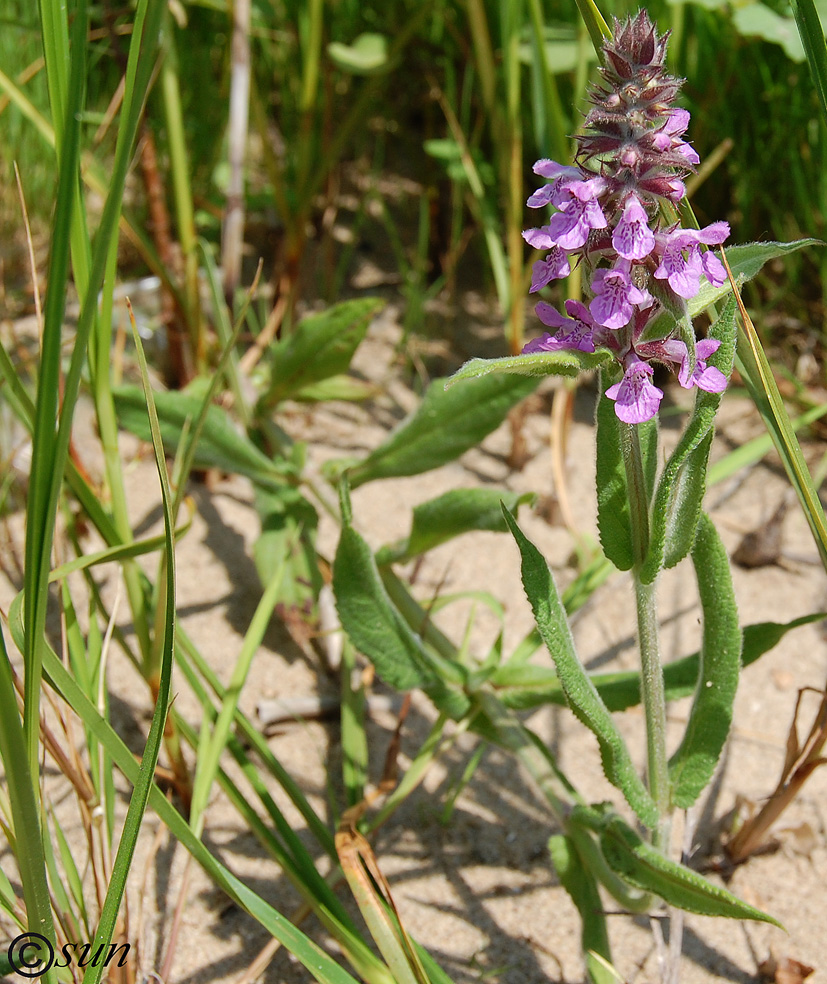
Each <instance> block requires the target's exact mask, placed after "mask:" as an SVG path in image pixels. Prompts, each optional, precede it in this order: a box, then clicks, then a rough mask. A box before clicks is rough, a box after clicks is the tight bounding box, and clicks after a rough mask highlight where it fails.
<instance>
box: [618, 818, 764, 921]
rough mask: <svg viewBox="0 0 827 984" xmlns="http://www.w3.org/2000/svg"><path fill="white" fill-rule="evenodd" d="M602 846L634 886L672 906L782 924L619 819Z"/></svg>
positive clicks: (706, 913)
mask: <svg viewBox="0 0 827 984" xmlns="http://www.w3.org/2000/svg"><path fill="white" fill-rule="evenodd" d="M600 846H601V847H602V849H603V855H604V857H605V858H606V860H607V861H608V862H609V865H610V866H611V867H612V868H613V869H614V870H615V871H616V872H617V873H618V874H619V875H622V876H623V878H624V879H625V880H626V881H628V882H630V883H631V884H632V885H635V886H637V887H638V888H640V889H642V890H643V891H644V892H652V893H653V894H655V895H659V896H660V897H661V898H662V899H663V900H664V901H665V902H667V903H668V904H669V905H673V906H675V907H676V908H678V909H685V910H686V911H687V912H696V913H698V914H699V915H703V916H725V917H729V918H730V919H755V920H758V921H759V922H768V923H772V924H773V925H774V926H780V927H781V928H782V929H783V926H781V924H780V923H779V922H778V921H777V920H775V919H773V918H772V916H768V915H767V914H766V913H765V912H761V910H760V909H755V908H753V906H751V905H747V903H746V902H742V901H741V900H740V899H739V898H736V896H734V895H733V894H732V893H731V892H728V891H727V890H726V889H725V888H720V887H719V886H718V885H713V884H712V883H711V882H708V881H707V880H706V879H705V878H703V877H701V875H699V874H698V873H697V872H696V871H692V870H691V869H690V868H687V867H685V866H684V865H682V864H679V863H678V862H677V861H670V860H669V859H668V858H665V857H664V856H663V855H662V854H661V853H660V851H658V850H657V849H656V848H654V847H652V845H651V844H647V843H646V842H645V841H644V840H643V839H642V838H641V837H640V835H639V834H638V833H637V832H636V831H634V830H632V828H631V827H630V826H629V825H628V824H627V823H626V822H625V821H624V820H622V819H621V818H620V817H613V818H611V819H609V820H608V821H607V822H606V824H605V826H604V827H603V829H602V831H601V835H600Z"/></svg>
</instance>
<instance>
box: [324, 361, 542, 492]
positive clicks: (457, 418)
mask: <svg viewBox="0 0 827 984" xmlns="http://www.w3.org/2000/svg"><path fill="white" fill-rule="evenodd" d="M537 382H538V381H537V380H536V379H521V378H519V377H515V376H488V377H485V378H484V379H469V380H465V381H464V382H463V383H461V384H460V385H459V386H453V387H451V389H447V388H446V385H445V380H444V379H435V380H434V381H433V382H432V383H431V385H430V386H429V387H428V390H427V392H426V393H425V396H424V397H423V400H422V403H421V404H420V405H419V407H418V408H417V409H416V410H415V411H414V412H413V413H412V414H410V416H408V417H406V418H405V420H403V421H402V423H401V424H400V425H399V427H397V428H396V430H394V431H393V432H392V433H391V434H390V435H389V436H388V438H387V439H386V440H385V441H384V442H383V443H382V444H381V445H380V446H379V447H378V448H376V450H375V451H372V452H371V453H370V454H369V455H368V457H367V458H366V459H365V460H364V461H362V462H361V463H360V464H357V465H354V466H353V467H352V469H351V470H350V486H351V488H354V489H355V488H357V486H359V485H364V483H365V482H372V481H375V480H376V479H379V478H396V477H399V476H402V475H419V474H421V473H422V472H426V471H430V469H432V468H439V466H440V465H444V464H447V462H449V461H453V460H454V459H455V458H458V457H459V456H460V455H461V454H463V453H464V452H465V451H468V450H469V449H470V448H473V447H476V445H477V444H479V443H480V441H482V440H483V438H485V437H487V436H488V435H489V434H490V433H491V431H493V430H495V429H496V428H497V427H499V426H500V424H501V423H502V422H503V421H504V420H505V418H506V415H507V413H508V411H509V410H510V409H511V408H512V407H513V406H514V405H515V404H516V403H519V402H520V400H522V399H523V398H524V397H526V396H528V394H529V393H531V392H533V391H534V390H535V389H536V387H537ZM333 467H335V465H330V466H329V469H330V468H333Z"/></svg>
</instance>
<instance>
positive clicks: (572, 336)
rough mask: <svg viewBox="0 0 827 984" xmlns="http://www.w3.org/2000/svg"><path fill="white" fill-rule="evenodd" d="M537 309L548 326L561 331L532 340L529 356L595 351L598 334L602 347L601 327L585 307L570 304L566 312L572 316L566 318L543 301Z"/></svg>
mask: <svg viewBox="0 0 827 984" xmlns="http://www.w3.org/2000/svg"><path fill="white" fill-rule="evenodd" d="M535 310H536V312H537V317H538V318H539V319H540V321H542V322H543V324H544V325H548V326H549V327H550V328H557V329H558V330H557V331H556V332H555V333H554V335H551V334H549V333H548V332H546V333H545V334H544V335H541V336H540V337H539V338H534V339H532V340H531V341H530V342H529V343H528V344H527V345H526V346H525V348H524V349H523V352H524V353H525V354H526V355H528V354H530V353H532V352H559V351H560V350H561V349H574V350H577V351H580V352H594V350H595V344H596V341H595V334H597V335H598V342H597V343H598V344H599V332H600V330H601V329H600V325H598V324H596V323H595V321H594V319H593V318H592V316H591V315H590V314H589V310H588V308H587V307H586V306H585V304H581V303H580V302H579V301H572V300H569V301H566V311H567V312H568V313H569V315H571V317H569V318H564V317H563V316H562V315H561V314H560V313H558V311H557V310H556V309H555V308H553V307H552V306H551V305H550V304H546V303H545V301H540V303H539V304H538V305H537V307H536V308H535Z"/></svg>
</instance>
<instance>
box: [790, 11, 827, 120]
mask: <svg viewBox="0 0 827 984" xmlns="http://www.w3.org/2000/svg"><path fill="white" fill-rule="evenodd" d="M791 3H792V8H793V13H794V14H795V21H796V24H797V26H798V33H799V34H800V35H801V42H802V44H803V45H804V51H805V53H806V55H807V62H808V64H809V66H810V74H811V75H812V77H813V84H814V85H815V89H816V92H817V93H818V99H819V103H820V104H821V117H822V122H823V123H824V124H825V125H827V44H825V41H824V28H823V26H822V23H821V20H820V18H819V16H818V11H817V10H816V6H815V4H814V3H813V0H791Z"/></svg>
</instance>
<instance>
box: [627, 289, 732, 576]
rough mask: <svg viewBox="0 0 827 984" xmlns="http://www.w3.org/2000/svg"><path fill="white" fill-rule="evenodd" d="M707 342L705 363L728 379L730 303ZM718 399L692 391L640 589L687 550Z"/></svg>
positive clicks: (655, 508) (664, 480) (660, 491)
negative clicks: (714, 347) (712, 348)
mask: <svg viewBox="0 0 827 984" xmlns="http://www.w3.org/2000/svg"><path fill="white" fill-rule="evenodd" d="M709 337H710V338H718V339H720V340H721V345H720V348H719V349H718V351H717V352H715V353H714V355H712V356H711V357H710V358H709V360H708V361H709V364H710V365H714V366H716V367H717V368H718V369H720V370H721V372H722V373H723V374H724V375H725V376H726V377H727V379H729V376H730V375H731V373H732V361H733V359H734V357H735V299H734V298H730V299H729V301H728V302H727V305H726V307H725V308H724V311H723V313H722V314H721V317H720V318H718V320H717V321H716V322H715V324H714V325H713V326H712V328H711V329H710V332H709ZM722 396H723V394H721V393H707V392H705V391H704V390H702V389H698V390H696V394H695V409H694V411H693V413H692V417H691V418H690V419H689V422H688V423H687V425H686V429H685V430H684V432H683V434H681V437H680V440H679V441H678V444H677V446H676V448H675V450H674V451H673V452H672V454H671V455H670V456H669V460H668V461H667V462H666V465H665V466H664V469H663V472H662V474H661V476H660V481H659V482H658V487H657V490H656V492H655V498H654V502H653V504H652V520H651V525H650V535H649V552H648V555H647V557H646V561H645V562H644V564H643V567H642V568H641V572H640V578H641V581H643V583H644V584H650V583H651V582H652V581H653V580H654V579H655V578H656V577H657V575H658V573H659V572H660V570H661V569H662V568H663V567H664V566H666V567H674V566H675V564H677V563H678V562H679V561H681V560H683V558H684V557H685V556H686V555H687V554H688V553H689V551H690V550H691V549H692V543H693V541H694V539H695V530H696V528H697V525H698V520H699V518H700V514H701V504H702V502H703V496H704V492H705V490H706V464H707V460H708V459H709V449H710V446H711V444H712V433H713V430H712V429H713V425H714V423H715V414H716V413H717V412H718V407H719V406H720V404H721V399H722Z"/></svg>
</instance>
